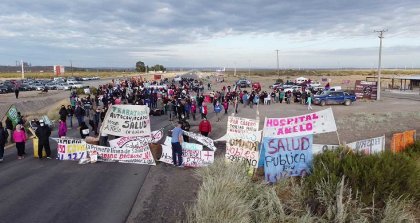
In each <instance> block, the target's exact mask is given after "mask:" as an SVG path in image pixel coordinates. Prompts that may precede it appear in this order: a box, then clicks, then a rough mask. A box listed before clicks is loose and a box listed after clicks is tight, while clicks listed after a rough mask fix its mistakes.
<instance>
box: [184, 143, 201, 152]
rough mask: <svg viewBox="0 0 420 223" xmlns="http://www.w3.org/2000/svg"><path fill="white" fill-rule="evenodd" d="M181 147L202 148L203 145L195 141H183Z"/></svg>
mask: <svg viewBox="0 0 420 223" xmlns="http://www.w3.org/2000/svg"><path fill="white" fill-rule="evenodd" d="M182 148H183V149H186V150H199V151H201V150H203V145H200V144H196V143H189V142H183V143H182Z"/></svg>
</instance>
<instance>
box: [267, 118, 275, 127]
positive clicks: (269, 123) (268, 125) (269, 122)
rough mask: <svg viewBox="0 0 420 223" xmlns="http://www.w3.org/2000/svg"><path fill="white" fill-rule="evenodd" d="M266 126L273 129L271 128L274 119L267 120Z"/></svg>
mask: <svg viewBox="0 0 420 223" xmlns="http://www.w3.org/2000/svg"><path fill="white" fill-rule="evenodd" d="M265 125H266V126H267V127H271V126H273V120H272V119H267V123H265Z"/></svg>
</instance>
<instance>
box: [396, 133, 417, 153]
mask: <svg viewBox="0 0 420 223" xmlns="http://www.w3.org/2000/svg"><path fill="white" fill-rule="evenodd" d="M415 141H416V130H409V131H404V132H402V133H395V134H394V135H392V140H391V151H392V152H393V153H398V152H401V151H403V150H404V149H405V148H406V147H407V146H410V145H412V144H414V142H415Z"/></svg>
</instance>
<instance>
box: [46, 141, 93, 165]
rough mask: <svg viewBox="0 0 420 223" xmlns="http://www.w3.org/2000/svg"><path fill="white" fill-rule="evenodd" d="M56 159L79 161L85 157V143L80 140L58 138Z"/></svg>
mask: <svg viewBox="0 0 420 223" xmlns="http://www.w3.org/2000/svg"><path fill="white" fill-rule="evenodd" d="M54 140H56V141H57V158H58V159H59V160H79V159H82V158H86V157H87V149H86V142H85V141H83V140H82V139H70V138H58V139H54Z"/></svg>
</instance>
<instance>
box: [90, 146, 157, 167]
mask: <svg viewBox="0 0 420 223" xmlns="http://www.w3.org/2000/svg"><path fill="white" fill-rule="evenodd" d="M86 147H87V150H88V151H89V153H92V152H96V153H97V154H98V161H104V162H120V163H134V164H146V165H156V163H155V160H154V159H153V155H152V153H151V152H150V148H149V144H147V143H146V144H143V143H142V142H139V141H129V142H126V143H125V144H124V145H123V146H122V147H104V146H97V145H91V144H87V145H86Z"/></svg>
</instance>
